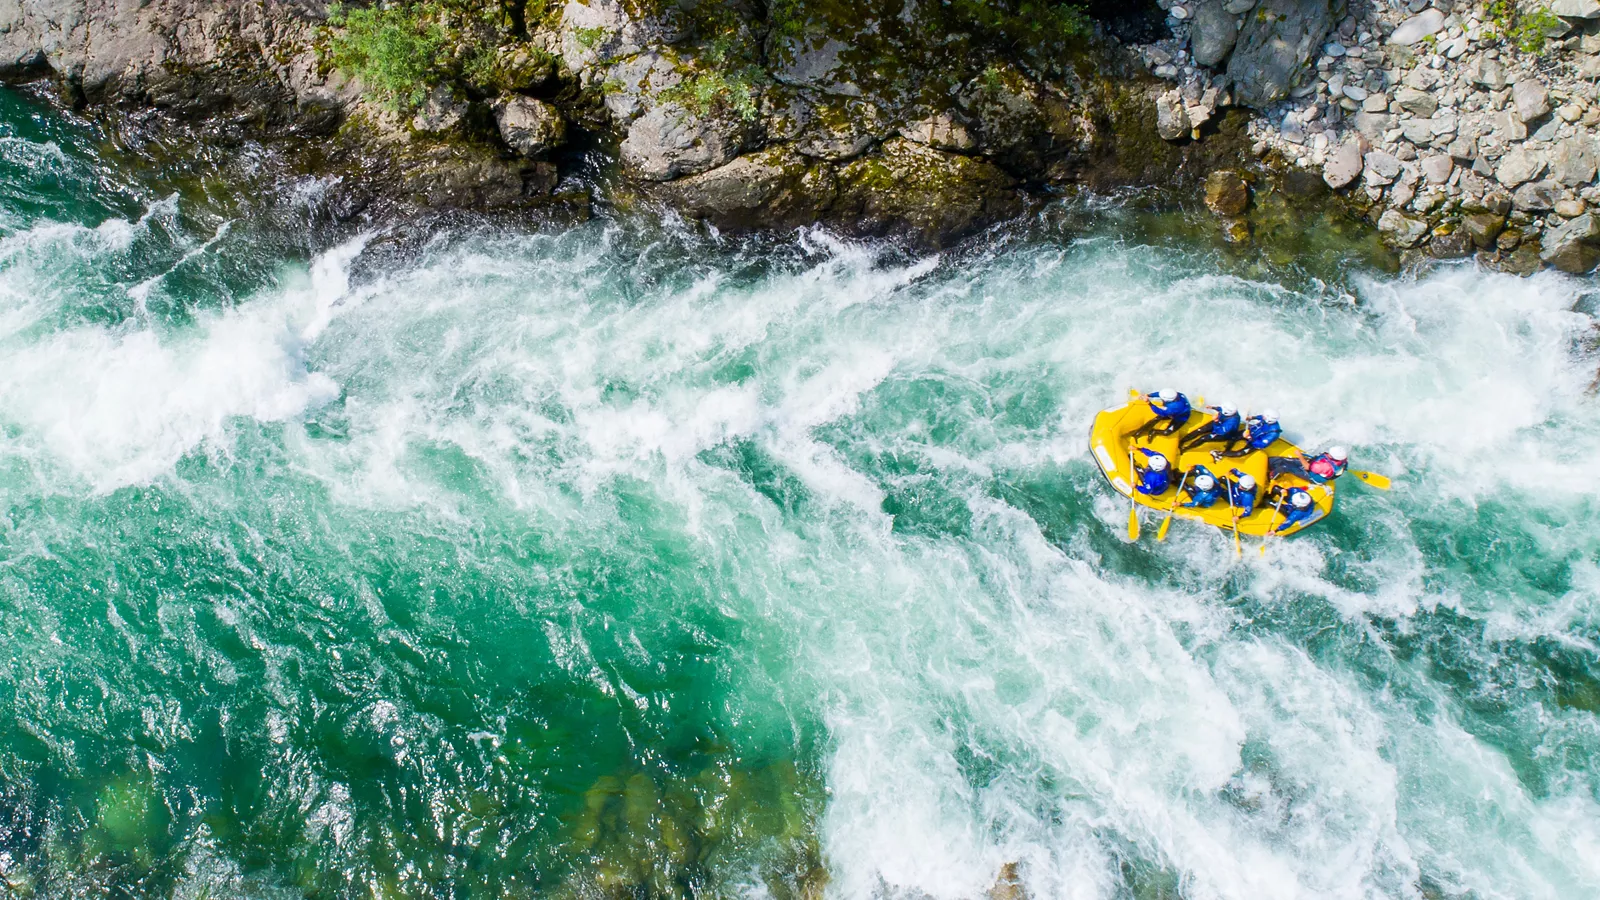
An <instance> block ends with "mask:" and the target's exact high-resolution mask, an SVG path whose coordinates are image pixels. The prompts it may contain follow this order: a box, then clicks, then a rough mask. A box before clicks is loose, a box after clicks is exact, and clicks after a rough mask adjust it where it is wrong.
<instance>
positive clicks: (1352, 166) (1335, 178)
mask: <svg viewBox="0 0 1600 900" xmlns="http://www.w3.org/2000/svg"><path fill="white" fill-rule="evenodd" d="M1361 167H1362V159H1361V144H1360V142H1358V141H1345V142H1344V143H1343V144H1340V145H1339V149H1337V150H1335V151H1333V153H1332V154H1331V155H1329V157H1328V161H1327V162H1326V163H1324V164H1323V166H1322V180H1323V181H1325V182H1327V183H1328V187H1331V188H1333V189H1334V190H1339V189H1340V188H1343V187H1347V186H1348V185H1349V184H1350V183H1351V182H1353V181H1355V180H1356V176H1358V175H1360V174H1361Z"/></svg>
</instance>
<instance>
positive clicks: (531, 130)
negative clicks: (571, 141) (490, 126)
mask: <svg viewBox="0 0 1600 900" xmlns="http://www.w3.org/2000/svg"><path fill="white" fill-rule="evenodd" d="M494 118H495V124H496V125H497V126H498V127H499V129H500V138H501V140H504V141H505V142H506V146H507V147H510V148H511V149H512V150H515V151H516V152H518V153H520V154H522V155H523V156H537V155H539V154H540V153H543V152H545V151H547V150H551V149H554V148H555V147H558V146H560V145H561V142H562V141H563V140H565V139H566V136H567V123H566V120H564V119H562V118H561V113H560V112H558V111H557V110H556V108H555V107H554V106H551V105H550V104H548V103H546V102H544V101H543V100H535V99H534V98H532V97H513V98H511V99H509V100H506V101H505V102H504V103H501V104H499V106H498V107H497V108H496V109H495V117H494Z"/></svg>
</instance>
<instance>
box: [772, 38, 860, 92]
mask: <svg viewBox="0 0 1600 900" xmlns="http://www.w3.org/2000/svg"><path fill="white" fill-rule="evenodd" d="M849 49H850V45H848V44H845V43H842V42H840V41H838V40H835V39H833V38H831V37H830V38H828V39H827V40H824V41H820V42H819V41H817V40H816V39H815V38H813V37H811V36H809V35H801V36H798V37H785V38H782V39H780V40H779V41H778V42H777V46H776V47H775V48H774V53H773V59H774V60H775V62H776V65H774V66H773V68H772V77H773V78H774V79H775V80H777V81H780V82H782V83H784V84H787V85H792V86H794V87H806V88H812V89H814V90H818V91H822V92H823V93H825V94H839V95H842V96H846V97H859V96H861V88H860V87H858V86H857V85H856V84H855V83H853V82H851V81H850V80H849V78H848V77H847V75H846V70H845V67H843V66H841V65H840V64H839V57H840V55H841V54H843V53H845V52H846V51H848V50H849Z"/></svg>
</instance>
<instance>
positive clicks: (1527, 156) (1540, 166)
mask: <svg viewBox="0 0 1600 900" xmlns="http://www.w3.org/2000/svg"><path fill="white" fill-rule="evenodd" d="M1545 164H1546V163H1545V158H1544V154H1543V153H1541V152H1539V151H1538V150H1535V149H1533V148H1532V147H1515V148H1513V149H1511V150H1510V151H1508V152H1507V153H1506V155H1504V156H1502V157H1500V165H1498V166H1496V167H1495V170H1494V177H1495V180H1496V181H1499V182H1500V183H1501V184H1503V185H1505V186H1506V187H1516V186H1517V185H1519V184H1522V183H1523V182H1525V181H1532V180H1533V179H1535V178H1538V177H1539V176H1540V175H1542V174H1544V170H1545Z"/></svg>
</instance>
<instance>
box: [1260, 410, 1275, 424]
mask: <svg viewBox="0 0 1600 900" xmlns="http://www.w3.org/2000/svg"><path fill="white" fill-rule="evenodd" d="M1261 421H1263V422H1276V421H1278V411H1277V410H1275V409H1264V410H1262V411H1261Z"/></svg>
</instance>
